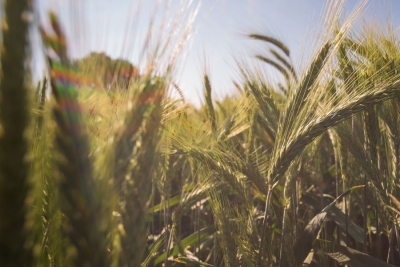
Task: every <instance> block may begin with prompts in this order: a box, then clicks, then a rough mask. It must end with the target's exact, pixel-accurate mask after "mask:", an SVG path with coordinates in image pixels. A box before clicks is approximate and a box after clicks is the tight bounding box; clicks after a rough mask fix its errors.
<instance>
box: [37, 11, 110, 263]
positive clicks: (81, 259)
mask: <svg viewBox="0 0 400 267" xmlns="http://www.w3.org/2000/svg"><path fill="white" fill-rule="evenodd" d="M50 20H51V25H52V28H53V31H54V33H55V35H54V36H51V35H48V34H46V32H44V31H43V36H44V40H45V41H46V44H47V46H48V48H49V49H52V50H53V51H54V52H55V54H56V55H57V58H55V59H51V58H50V57H49V63H50V66H51V73H52V75H51V79H50V81H51V87H52V92H53V95H54V97H55V100H56V102H57V104H56V106H55V107H54V109H53V114H54V117H55V121H56V124H57V127H58V129H57V132H56V143H57V147H58V150H59V151H58V152H59V157H58V158H57V167H58V177H59V179H60V180H59V188H60V197H61V199H60V203H61V211H62V213H63V214H64V216H65V218H66V221H65V222H64V223H63V225H62V230H63V233H64V235H65V237H67V238H68V240H69V242H70V244H71V245H73V246H74V247H75V249H76V257H75V258H74V259H73V260H74V264H75V265H76V266H109V255H108V253H107V250H106V245H105V234H104V230H103V229H102V228H101V224H102V222H101V220H102V213H101V207H100V205H99V202H98V198H97V196H96V194H95V192H96V190H95V188H96V184H95V183H94V180H93V166H92V162H91V160H90V159H89V143H88V137H87V134H86V129H85V124H84V123H83V121H82V114H81V108H80V105H79V103H78V101H77V98H76V88H75V87H74V86H76V78H77V75H76V73H74V72H73V70H72V69H71V68H70V65H69V63H70V61H69V59H68V57H67V47H66V38H65V36H64V34H63V32H62V29H61V26H60V23H59V21H58V19H57V16H56V15H55V14H53V13H50Z"/></svg>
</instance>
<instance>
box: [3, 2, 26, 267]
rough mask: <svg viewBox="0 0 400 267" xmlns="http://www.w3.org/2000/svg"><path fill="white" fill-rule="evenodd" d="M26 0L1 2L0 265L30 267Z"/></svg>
mask: <svg viewBox="0 0 400 267" xmlns="http://www.w3.org/2000/svg"><path fill="white" fill-rule="evenodd" d="M29 3H30V1H28V0H22V1H14V0H7V1H5V2H4V10H5V14H6V19H5V22H4V24H5V25H6V26H5V27H4V26H3V47H2V50H1V66H2V68H1V69H2V77H1V82H0V93H1V96H0V101H1V102H0V122H1V128H0V129H1V134H0V265H1V266H30V263H31V248H30V245H28V243H27V235H26V232H25V230H24V224H25V222H26V219H25V218H26V212H27V208H26V206H25V201H26V198H27V195H28V191H29V185H28V163H27V160H26V154H27V141H26V140H25V137H24V133H25V131H26V129H27V125H28V111H27V107H28V105H27V90H26V86H25V62H26V48H27V45H28V42H27V33H28V22H27V21H26V20H25V19H24V17H23V14H24V13H25V12H28V10H29Z"/></svg>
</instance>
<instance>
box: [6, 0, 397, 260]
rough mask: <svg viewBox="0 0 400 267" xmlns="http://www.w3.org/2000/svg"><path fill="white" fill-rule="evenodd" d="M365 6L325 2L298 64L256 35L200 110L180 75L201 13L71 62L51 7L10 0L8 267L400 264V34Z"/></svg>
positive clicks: (207, 85)
mask: <svg viewBox="0 0 400 267" xmlns="http://www.w3.org/2000/svg"><path fill="white" fill-rule="evenodd" d="M365 5H366V2H362V3H360V4H359V6H358V7H357V8H356V9H355V10H354V12H353V13H351V14H350V15H348V16H347V17H346V18H345V19H343V6H344V2H343V1H330V2H329V3H328V4H327V8H326V17H325V21H323V22H321V23H322V24H324V28H323V29H324V30H323V34H321V35H320V36H319V40H318V42H316V43H317V44H316V45H315V47H314V48H313V49H312V50H313V52H312V53H311V54H312V56H311V58H310V60H308V63H307V64H302V65H304V66H305V67H304V68H303V69H301V70H297V69H296V68H295V67H294V64H293V60H292V59H291V57H290V56H291V53H290V50H289V48H288V47H287V46H286V45H285V43H284V42H282V41H281V40H279V39H276V38H274V37H271V36H268V35H265V34H263V33H259V32H255V33H248V34H247V38H248V39H249V40H251V41H252V42H254V43H259V42H261V43H263V44H265V45H267V46H268V47H269V48H270V49H269V50H266V51H264V52H265V53H263V54H261V53H260V54H257V55H256V56H255V59H256V60H257V62H258V63H259V64H253V63H251V62H249V61H246V60H240V59H238V60H237V68H238V70H239V73H240V80H238V81H237V82H234V83H232V89H233V90H236V92H237V93H236V94H232V95H229V96H226V97H225V98H224V99H222V100H216V99H213V81H212V79H211V77H212V73H211V71H210V70H209V69H208V68H207V67H205V68H204V70H203V72H202V73H201V75H202V77H203V99H204V104H203V105H202V106H200V107H196V106H193V105H191V104H190V103H188V102H186V100H185V98H184V95H183V94H182V91H183V90H184V88H181V87H180V85H179V83H177V81H176V79H175V74H176V68H177V66H179V64H182V62H181V60H180V56H181V54H183V53H184V47H185V44H186V42H187V41H188V39H189V36H190V33H191V30H192V28H191V27H192V23H193V22H192V19H193V18H194V17H190V16H189V18H188V17H186V16H182V17H177V20H176V24H174V25H173V26H176V27H177V25H179V27H181V28H179V29H180V30H176V29H173V28H172V29H168V28H161V29H158V31H157V29H153V28H151V27H153V26H152V25H150V26H149V31H148V32H149V34H151V33H154V32H156V33H157V34H156V36H155V38H153V39H151V38H149V39H147V40H145V41H144V43H143V51H144V54H146V57H145V59H144V62H145V64H142V65H140V67H138V66H134V65H133V63H131V62H129V61H127V60H123V59H113V58H111V57H110V56H108V55H107V54H105V53H97V52H93V53H91V54H89V55H87V56H86V57H84V58H81V59H71V58H70V56H69V52H68V51H69V42H68V36H67V35H66V34H65V32H64V29H65V25H63V24H62V23H61V22H60V19H59V18H58V15H57V13H55V12H52V11H49V12H48V13H47V14H48V15H47V17H46V18H47V21H48V25H47V27H41V25H37V24H36V22H35V20H31V19H29V18H28V17H29V16H28V15H27V14H33V15H34V14H35V12H36V10H35V8H33V3H32V2H31V1H30V0H4V1H2V3H1V8H2V11H3V12H2V13H4V16H3V17H2V19H3V20H4V21H3V23H2V25H3V27H2V50H1V56H0V60H1V70H2V75H1V79H0V126H1V127H0V266H54V267H55V266H57V267H58V266H82V267H83V266H85V267H86V266H92V267H97V266H107V267H108V266H115V267H119V266H121V267H125V266H132V267H138V266H142V267H150V266H165V267H167V266H185V265H187V266H216V267H217V266H226V267H235V266H237V267H264V266H271V267H275V266H280V267H286V266H287V267H297V266H349V267H361V266H366V267H368V266H371V267H372V266H374V267H385V266H400V221H399V216H400V190H399V189H400V188H399V187H400V35H399V29H394V28H393V27H392V25H391V24H390V23H382V24H377V23H376V21H374V22H371V21H368V20H365V21H364V22H363V23H362V24H356V23H354V21H355V20H356V18H357V17H361V16H362V15H363V14H362V12H363V11H362V10H363V7H364V6H365ZM380 25H383V26H380ZM32 27H36V30H37V31H38V32H39V33H40V37H41V46H40V47H41V51H42V52H43V56H44V57H45V58H46V70H47V71H46V75H45V76H44V77H43V78H42V79H41V80H40V81H39V82H38V84H34V83H33V82H32V74H31V73H30V72H31V69H30V68H29V64H28V63H27V62H29V59H30V58H31V55H30V53H31V50H30V49H31V48H32V43H31V38H30V37H29V31H31V30H32ZM154 27H155V26H154ZM150 39H151V40H150ZM205 65H206V64H205ZM265 68H273V69H275V70H276V71H277V72H278V73H280V74H279V75H281V76H282V82H273V81H275V80H276V79H274V78H273V77H272V78H271V77H269V76H268V75H270V72H268V71H266V70H265Z"/></svg>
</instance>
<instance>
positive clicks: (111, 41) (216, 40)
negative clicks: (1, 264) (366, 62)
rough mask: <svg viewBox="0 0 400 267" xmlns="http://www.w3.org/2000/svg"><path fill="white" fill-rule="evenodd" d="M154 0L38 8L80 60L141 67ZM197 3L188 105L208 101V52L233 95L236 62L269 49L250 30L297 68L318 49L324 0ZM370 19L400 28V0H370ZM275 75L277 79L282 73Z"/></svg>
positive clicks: (182, 79)
mask: <svg viewBox="0 0 400 267" xmlns="http://www.w3.org/2000/svg"><path fill="white" fill-rule="evenodd" d="M83 2H84V3H83ZM156 2H157V1H156V0H145V1H142V2H140V1H128V0H115V1H107V0H86V1H78V0H70V1H69V2H68V1H62V0H38V5H39V9H40V10H42V11H43V10H45V9H48V8H51V9H53V10H55V11H56V12H58V13H59V14H60V16H61V19H62V21H63V22H64V24H66V28H67V33H69V37H70V39H72V40H73V44H72V45H71V54H72V55H73V56H74V57H81V56H84V55H85V54H87V53H89V52H90V51H92V50H96V51H106V53H108V54H110V55H111V56H112V57H114V58H116V57H123V58H127V59H129V60H131V61H132V62H133V63H134V64H138V63H137V62H138V61H139V55H140V53H141V50H140V49H138V48H139V47H141V45H142V44H143V39H144V36H145V34H146V31H147V29H148V25H149V21H150V18H151V17H152V16H151V14H152V13H153V11H154V6H155V3H156ZM179 2H183V3H185V4H187V3H189V1H178V0H172V1H171V6H170V13H169V14H170V15H169V16H168V17H167V20H166V21H165V22H166V23H167V22H168V21H170V20H172V19H173V18H174V16H173V14H176V12H178V11H179V7H180V5H179ZM357 2H358V1H355V0H350V1H347V4H346V12H347V13H349V12H350V11H351V10H352V8H353V7H354V6H355V5H356V3H357ZM161 3H162V7H161V8H160V11H159V12H158V13H157V15H156V16H155V17H156V21H158V22H159V21H160V20H161V17H162V14H163V12H162V10H164V8H165V6H166V4H165V3H167V1H166V0H164V1H161ZM198 5H200V9H199V12H198V15H197V18H196V20H195V22H194V25H193V26H194V29H195V34H194V35H193V36H192V39H191V45H190V49H189V50H187V51H186V52H187V56H186V58H185V60H184V61H182V62H181V63H180V64H179V70H178V72H177V75H176V78H177V83H178V84H179V85H180V87H181V89H182V91H183V93H184V95H185V98H186V100H188V101H189V102H192V103H194V104H196V105H198V104H200V103H201V102H202V84H201V80H202V71H203V69H204V60H203V59H204V55H206V58H207V65H208V67H209V71H210V74H211V76H210V78H211V83H212V86H213V90H214V96H215V98H216V99H221V98H222V97H223V96H224V95H226V94H230V93H232V91H233V88H234V87H233V84H232V80H237V74H236V73H237V68H236V63H235V60H234V59H235V58H249V59H252V58H253V57H254V55H255V54H257V53H260V52H261V53H262V52H265V54H266V55H268V53H267V51H268V47H266V46H265V44H260V43H259V42H257V41H254V40H249V39H248V38H246V37H245V35H246V34H248V33H255V32H257V33H261V34H265V35H270V36H273V37H275V38H277V39H280V40H282V41H283V42H284V43H285V44H286V45H287V46H288V47H289V49H290V50H291V56H292V60H293V64H294V65H295V66H301V64H302V63H301V62H300V59H302V58H304V55H307V53H309V52H310V51H314V50H315V49H316V48H315V47H313V45H312V44H313V43H314V42H315V40H316V34H317V33H318V30H319V29H321V28H320V27H321V26H320V25H321V23H320V21H321V16H323V15H324V12H323V10H324V7H325V5H326V4H325V1H322V0H235V1H233V0H203V1H199V0H193V1H192V9H191V10H192V11H193V10H194V9H195V7H196V6H198ZM139 7H140V9H138V8H139ZM138 10H140V12H137V11H138ZM366 14H367V15H366V18H367V20H369V19H371V17H372V14H374V15H375V17H376V18H377V19H378V20H383V21H384V20H385V19H386V17H387V16H388V15H391V16H392V17H393V25H394V27H395V28H397V29H398V28H399V25H400V1H399V0H375V1H370V2H369V3H368V5H367V7H366ZM42 17H44V16H43V14H42ZM76 18H81V20H79V21H77V20H76ZM82 18H84V19H83V20H82ZM71 22H73V23H71ZM71 25H72V26H71ZM129 25H130V27H128V26H129ZM305 58H307V56H305ZM272 74H274V73H272ZM273 76H274V77H273V78H274V79H275V78H276V79H279V77H278V76H279V75H278V74H275V75H273Z"/></svg>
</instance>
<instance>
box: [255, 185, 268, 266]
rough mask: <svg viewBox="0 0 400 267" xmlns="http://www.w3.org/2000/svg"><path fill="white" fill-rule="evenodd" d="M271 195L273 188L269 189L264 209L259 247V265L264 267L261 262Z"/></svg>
mask: <svg viewBox="0 0 400 267" xmlns="http://www.w3.org/2000/svg"><path fill="white" fill-rule="evenodd" d="M271 195H272V188H269V189H268V193H267V199H266V200H265V211H264V218H263V225H262V230H261V240H260V246H259V248H258V260H257V262H258V263H257V266H258V267H262V266H263V265H262V264H261V260H262V249H263V247H264V242H265V238H264V234H265V229H266V228H267V214H268V210H269V204H270V202H271Z"/></svg>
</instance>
